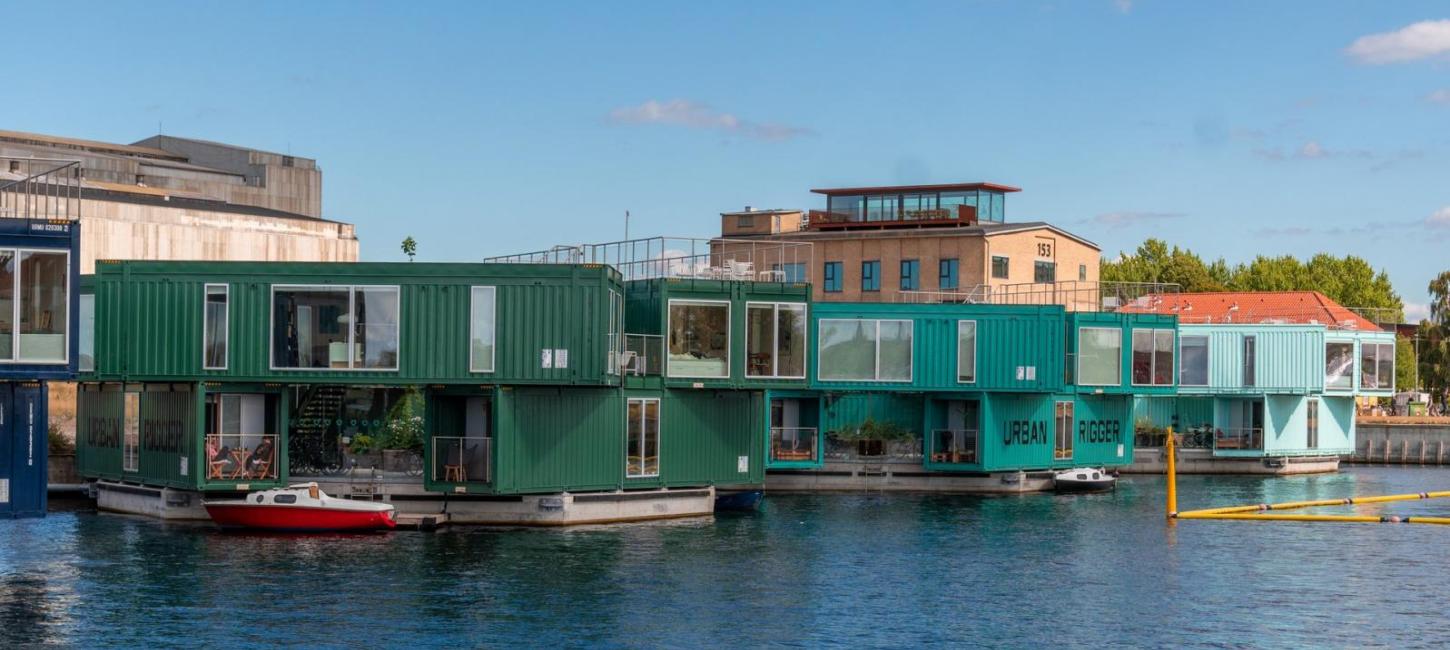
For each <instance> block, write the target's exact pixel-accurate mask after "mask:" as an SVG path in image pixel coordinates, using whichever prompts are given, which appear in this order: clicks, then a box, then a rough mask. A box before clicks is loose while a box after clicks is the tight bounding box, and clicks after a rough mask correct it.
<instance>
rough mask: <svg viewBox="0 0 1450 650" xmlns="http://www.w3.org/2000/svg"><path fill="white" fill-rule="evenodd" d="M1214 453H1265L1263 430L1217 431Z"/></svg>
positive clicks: (1214, 438)
mask: <svg viewBox="0 0 1450 650" xmlns="http://www.w3.org/2000/svg"><path fill="white" fill-rule="evenodd" d="M1213 449H1214V451H1263V450H1264V430H1263V429H1216V430H1214V432H1213Z"/></svg>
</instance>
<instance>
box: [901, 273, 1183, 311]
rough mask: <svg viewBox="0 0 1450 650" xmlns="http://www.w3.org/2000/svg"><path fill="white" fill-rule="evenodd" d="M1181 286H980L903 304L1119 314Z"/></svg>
mask: <svg viewBox="0 0 1450 650" xmlns="http://www.w3.org/2000/svg"><path fill="white" fill-rule="evenodd" d="M1180 291H1181V288H1180V287H1179V285H1177V284H1171V283H1162V282H1093V281H1085V280H1071V281H1063V282H1029V283H1021V284H999V285H988V284H979V285H976V286H973V287H966V288H963V289H957V290H952V291H902V292H899V293H897V294H896V298H897V300H898V301H900V302H910V303H947V304H984V305H1062V306H1064V307H1066V308H1067V310H1068V311H1108V312H1111V311H1117V310H1119V309H1122V308H1124V307H1127V306H1130V305H1138V306H1147V305H1148V304H1149V301H1150V300H1152V296H1154V295H1161V294H1165V293H1179V292H1180Z"/></svg>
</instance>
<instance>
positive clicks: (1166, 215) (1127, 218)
mask: <svg viewBox="0 0 1450 650" xmlns="http://www.w3.org/2000/svg"><path fill="white" fill-rule="evenodd" d="M1183 216H1184V215H1183V214H1182V213H1180V212H1133V211H1123V212H1106V213H1103V214H1100V215H1097V216H1095V217H1093V218H1092V219H1090V221H1091V222H1092V223H1095V224H1097V225H1099V226H1104V227H1107V228H1127V227H1129V226H1135V225H1138V224H1140V223H1152V222H1155V221H1164V220H1168V219H1178V218H1181V217H1183Z"/></svg>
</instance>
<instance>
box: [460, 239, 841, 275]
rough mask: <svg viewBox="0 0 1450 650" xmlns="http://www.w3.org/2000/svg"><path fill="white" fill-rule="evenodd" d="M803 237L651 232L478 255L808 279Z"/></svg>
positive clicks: (624, 271) (626, 269)
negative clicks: (661, 234) (662, 234)
mask: <svg viewBox="0 0 1450 650" xmlns="http://www.w3.org/2000/svg"><path fill="white" fill-rule="evenodd" d="M811 250H812V245H811V244H810V243H807V242H790V241H773V240H760V241H756V240H751V239H728V238H723V237H719V238H715V239H696V238H687V237H651V238H648V239H630V240H625V241H617V242H608V243H603V244H581V245H577V246H555V247H553V248H550V249H548V250H542V251H534V252H531V253H519V254H516V255H500V256H495V257H488V258H484V261H485V262H492V263H502V264H604V265H608V266H612V267H614V268H615V269H616V270H618V271H619V273H620V275H621V276H622V277H623V279H624V280H625V281H630V280H651V279H655V278H695V279H707V280H734V281H751V282H784V281H793V282H810V281H811V273H812V267H813V266H814V265H813V264H812V263H811Z"/></svg>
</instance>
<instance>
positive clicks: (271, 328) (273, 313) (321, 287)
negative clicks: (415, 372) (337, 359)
mask: <svg viewBox="0 0 1450 650" xmlns="http://www.w3.org/2000/svg"><path fill="white" fill-rule="evenodd" d="M270 289H271V291H270V292H269V297H270V300H268V301H267V302H268V305H267V367H268V368H269V369H271V370H273V371H277V372H397V371H398V368H399V367H400V366H402V365H403V289H402V286H401V285H397V284H274V285H271V287H270ZM279 289H280V290H283V291H345V292H347V315H348V326H347V349H348V354H347V363H348V367H346V368H291V367H287V366H280V367H279V366H277V365H276V362H277V350H276V347H277V335H276V332H277V290H279ZM364 289H392V290H393V291H394V292H395V293H394V295H395V296H396V297H397V301H398V308H397V310H396V311H397V314H398V362H397V363H396V364H394V365H393V367H391V368H355V367H353V365H352V364H353V350H355V349H356V348H355V347H354V346H355V345H356V344H357V341H356V338H357V323H356V321H355V320H354V317H355V316H356V315H357V292H358V291H360V290H364ZM469 316H470V318H471V317H472V314H470V315H469Z"/></svg>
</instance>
